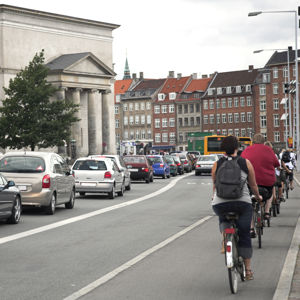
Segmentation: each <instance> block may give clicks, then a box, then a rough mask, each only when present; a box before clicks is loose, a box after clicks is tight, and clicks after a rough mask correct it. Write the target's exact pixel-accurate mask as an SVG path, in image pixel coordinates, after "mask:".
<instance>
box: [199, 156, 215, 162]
mask: <svg viewBox="0 0 300 300" xmlns="http://www.w3.org/2000/svg"><path fill="white" fill-rule="evenodd" d="M198 160H199V161H216V160H217V159H216V157H215V156H200V157H199V159H198Z"/></svg>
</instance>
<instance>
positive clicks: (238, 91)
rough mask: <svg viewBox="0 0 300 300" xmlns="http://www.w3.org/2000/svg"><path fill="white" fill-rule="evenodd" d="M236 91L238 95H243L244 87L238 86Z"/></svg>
mask: <svg viewBox="0 0 300 300" xmlns="http://www.w3.org/2000/svg"><path fill="white" fill-rule="evenodd" d="M235 91H236V92H237V93H241V92H242V87H241V86H240V85H237V86H236V89H235Z"/></svg>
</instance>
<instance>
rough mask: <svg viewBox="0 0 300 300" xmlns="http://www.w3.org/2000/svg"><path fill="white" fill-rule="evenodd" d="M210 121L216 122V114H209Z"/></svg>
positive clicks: (211, 122)
mask: <svg viewBox="0 0 300 300" xmlns="http://www.w3.org/2000/svg"><path fill="white" fill-rule="evenodd" d="M209 123H210V124H214V123H215V116H214V115H209Z"/></svg>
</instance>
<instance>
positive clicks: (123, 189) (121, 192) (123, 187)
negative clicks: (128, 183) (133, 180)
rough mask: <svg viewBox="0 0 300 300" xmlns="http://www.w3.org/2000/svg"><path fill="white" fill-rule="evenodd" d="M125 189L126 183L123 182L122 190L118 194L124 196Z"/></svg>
mask: <svg viewBox="0 0 300 300" xmlns="http://www.w3.org/2000/svg"><path fill="white" fill-rule="evenodd" d="M124 191H125V185H124V182H123V183H122V186H121V191H119V192H118V196H120V197H122V196H124Z"/></svg>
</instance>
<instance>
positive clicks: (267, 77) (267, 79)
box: [262, 73, 270, 83]
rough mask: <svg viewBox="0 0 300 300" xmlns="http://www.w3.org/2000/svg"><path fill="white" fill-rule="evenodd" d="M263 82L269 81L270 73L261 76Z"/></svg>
mask: <svg viewBox="0 0 300 300" xmlns="http://www.w3.org/2000/svg"><path fill="white" fill-rule="evenodd" d="M262 82H263V83H269V82H270V73H264V74H263V77H262Z"/></svg>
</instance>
